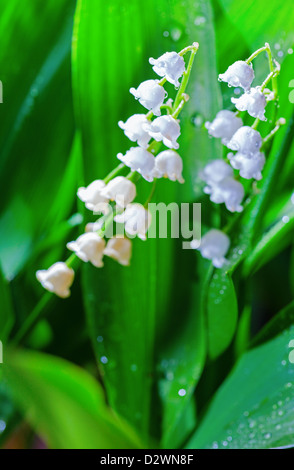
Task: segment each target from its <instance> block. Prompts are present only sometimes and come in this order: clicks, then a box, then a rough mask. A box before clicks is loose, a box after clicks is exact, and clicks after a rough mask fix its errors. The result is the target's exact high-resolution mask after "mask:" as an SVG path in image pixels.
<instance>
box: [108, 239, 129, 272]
mask: <svg viewBox="0 0 294 470" xmlns="http://www.w3.org/2000/svg"><path fill="white" fill-rule="evenodd" d="M104 254H105V255H106V256H109V257H110V258H113V259H114V260H116V261H118V262H119V264H121V265H122V266H129V265H130V259H131V256H132V243H131V241H130V240H129V239H128V238H120V237H113V238H111V239H110V240H109V241H108V243H107V245H106V248H105V250H104Z"/></svg>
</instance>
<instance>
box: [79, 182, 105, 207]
mask: <svg viewBox="0 0 294 470" xmlns="http://www.w3.org/2000/svg"><path fill="white" fill-rule="evenodd" d="M103 188H105V183H104V181H103V180H95V181H93V182H92V183H91V184H89V186H87V187H86V188H84V187H82V188H79V189H78V193H77V195H78V198H79V199H80V200H81V201H83V202H84V203H85V206H86V208H87V209H89V210H90V211H93V212H98V211H99V208H100V205H101V203H105V202H107V201H108V199H107V198H106V197H103V196H101V191H102V189H103Z"/></svg>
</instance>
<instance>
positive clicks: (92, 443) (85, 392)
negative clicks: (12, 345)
mask: <svg viewBox="0 0 294 470" xmlns="http://www.w3.org/2000/svg"><path fill="white" fill-rule="evenodd" d="M3 367H4V374H5V378H6V380H7V382H8V385H9V387H10V388H11V390H12V392H13V395H14V397H15V400H16V403H17V404H18V405H19V406H20V407H21V409H23V411H24V412H25V414H26V416H27V419H28V420H29V422H30V423H31V425H32V426H33V427H34V429H35V430H36V432H37V433H39V434H41V435H42V436H43V437H44V439H45V440H46V442H47V444H48V445H49V446H50V447H51V448H56V449H112V448H123V449H125V448H137V447H138V446H139V442H138V441H137V438H136V436H135V434H133V432H132V431H131V430H130V429H129V428H128V426H127V425H125V424H124V423H123V422H122V421H121V420H120V419H119V418H118V417H117V416H115V415H114V414H113V413H112V412H111V410H110V409H109V408H107V406H106V404H105V401H104V396H103V391H102V388H101V387H100V385H99V384H98V383H97V382H95V380H94V379H93V378H92V377H91V376H90V375H89V374H88V373H87V372H85V371H83V370H82V369H79V368H78V367H76V366H74V365H72V364H70V363H69V362H66V361H64V360H61V359H57V358H55V357H51V356H47V355H44V354H39V353H32V352H26V351H19V352H17V353H16V352H15V353H11V354H10V356H9V357H8V358H7V360H6V362H5V365H4V366H3Z"/></svg>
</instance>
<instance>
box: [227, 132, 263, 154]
mask: <svg viewBox="0 0 294 470" xmlns="http://www.w3.org/2000/svg"><path fill="white" fill-rule="evenodd" d="M261 145H262V137H261V135H260V133H259V132H258V131H256V130H255V129H252V128H251V127H249V126H243V127H240V129H238V130H237V132H235V134H234V135H233V137H232V138H231V140H230V142H229V143H228V144H227V147H228V148H229V149H231V150H237V151H238V152H241V153H243V154H245V155H247V156H248V158H251V157H253V156H254V155H255V154H256V153H257V152H258V151H259V149H260V147H261Z"/></svg>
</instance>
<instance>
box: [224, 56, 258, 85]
mask: <svg viewBox="0 0 294 470" xmlns="http://www.w3.org/2000/svg"><path fill="white" fill-rule="evenodd" d="M253 79H254V70H253V68H252V66H251V65H248V64H247V63H246V62H244V61H243V60H237V62H234V64H232V65H230V66H229V68H228V69H227V70H226V72H225V73H221V74H220V75H219V80H221V81H222V82H226V83H228V85H229V86H233V87H241V88H243V89H244V90H245V91H249V90H250V87H251V83H252V82H253Z"/></svg>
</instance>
